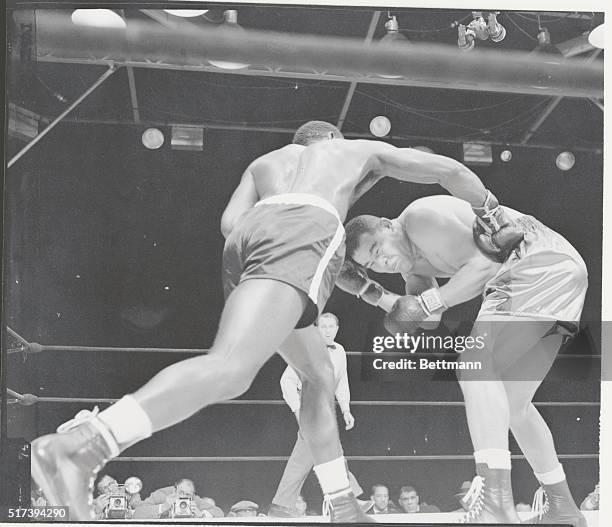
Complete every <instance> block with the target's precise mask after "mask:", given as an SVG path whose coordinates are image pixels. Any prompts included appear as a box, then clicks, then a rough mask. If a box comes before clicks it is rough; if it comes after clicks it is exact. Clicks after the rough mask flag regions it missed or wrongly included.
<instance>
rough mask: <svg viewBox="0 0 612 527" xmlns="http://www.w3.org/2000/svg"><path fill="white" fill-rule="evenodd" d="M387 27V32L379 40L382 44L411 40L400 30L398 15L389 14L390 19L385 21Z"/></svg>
mask: <svg viewBox="0 0 612 527" xmlns="http://www.w3.org/2000/svg"><path fill="white" fill-rule="evenodd" d="M385 29H386V30H387V34H386V35H385V36H384V37H383V38H381V39H380V40H379V42H380V43H381V44H382V43H384V44H390V43H392V42H403V43H407V42H410V41H409V40H408V39H407V38H406V36H405V35H403V34H402V33H400V32H399V22H398V21H397V17H396V16H391V15H389V20H387V21H386V22H385Z"/></svg>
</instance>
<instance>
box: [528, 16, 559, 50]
mask: <svg viewBox="0 0 612 527" xmlns="http://www.w3.org/2000/svg"><path fill="white" fill-rule="evenodd" d="M537 39H538V45H537V46H536V47H535V48H534V50H533V53H544V54H548V55H563V54H562V53H561V50H559V48H558V47H557V46H555V45H554V44H553V43H552V42H551V40H550V31H548V28H546V27H542V26H541V24H540V15H538V35H537Z"/></svg>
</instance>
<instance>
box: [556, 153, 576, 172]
mask: <svg viewBox="0 0 612 527" xmlns="http://www.w3.org/2000/svg"><path fill="white" fill-rule="evenodd" d="M555 163H556V165H557V168H558V169H559V170H563V171H564V172H566V171H568V170H571V169H572V168H573V166H574V164H575V163H576V157H575V156H574V154H572V153H571V152H561V153H560V154H559V155H558V156H557V159H556V160H555Z"/></svg>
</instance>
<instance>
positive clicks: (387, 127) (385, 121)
mask: <svg viewBox="0 0 612 527" xmlns="http://www.w3.org/2000/svg"><path fill="white" fill-rule="evenodd" d="M390 131H391V121H389V118H388V117H385V116H384V115H377V116H376V117H374V119H372V120H371V121H370V132H372V135H373V136H375V137H385V136H386V135H389V132H390Z"/></svg>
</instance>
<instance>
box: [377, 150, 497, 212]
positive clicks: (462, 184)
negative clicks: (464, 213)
mask: <svg viewBox="0 0 612 527" xmlns="http://www.w3.org/2000/svg"><path fill="white" fill-rule="evenodd" d="M378 144H379V145H384V146H380V147H378V148H379V150H380V151H379V152H377V153H376V155H375V162H374V166H375V167H376V168H375V170H376V171H378V172H379V173H380V174H381V175H383V176H387V177H392V178H394V179H398V180H400V181H409V182H411V183H426V184H432V183H437V184H438V185H441V186H442V187H444V188H445V189H446V190H448V191H449V192H450V193H451V194H452V195H453V196H456V197H457V198H460V199H462V200H465V201H468V202H469V203H470V204H471V205H472V207H481V206H482V204H483V203H484V201H485V198H486V195H487V190H486V188H485V186H484V185H483V184H482V181H480V178H479V177H478V176H477V175H476V174H474V172H472V171H471V170H470V169H469V168H468V167H466V166H465V165H464V164H462V163H460V162H459V161H456V160H455V159H451V158H450V157H446V156H441V155H437V154H430V153H428V152H421V151H420V150H415V149H414V148H395V147H393V146H392V145H389V144H387V143H378Z"/></svg>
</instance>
